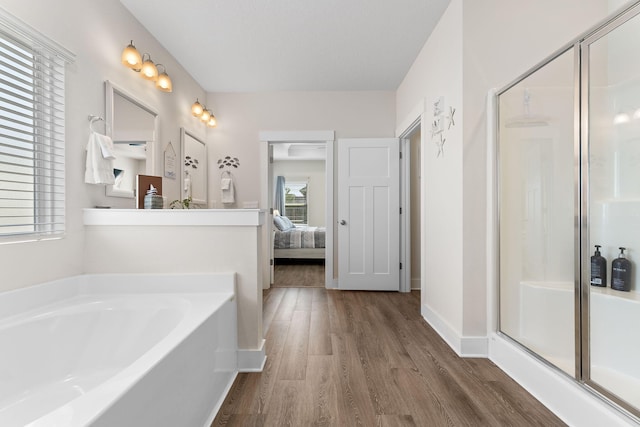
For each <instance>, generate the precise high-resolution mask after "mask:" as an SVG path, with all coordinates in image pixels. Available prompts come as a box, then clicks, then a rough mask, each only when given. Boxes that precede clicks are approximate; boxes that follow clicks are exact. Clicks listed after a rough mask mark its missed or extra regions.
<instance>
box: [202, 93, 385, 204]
mask: <svg viewBox="0 0 640 427" xmlns="http://www.w3.org/2000/svg"><path fill="white" fill-rule="evenodd" d="M208 102H209V103H208V106H210V107H211V108H212V111H214V113H215V115H216V118H217V119H218V127H217V128H216V129H214V130H213V132H212V142H213V144H212V145H210V146H209V159H210V160H212V161H213V162H214V163H215V162H217V160H218V159H219V158H221V157H224V156H227V155H231V156H233V157H238V159H239V160H240V167H239V168H238V169H235V170H234V171H233V173H234V176H235V178H236V180H235V183H236V200H237V203H236V206H237V207H241V206H242V202H244V201H259V200H260V199H261V198H260V189H261V186H260V179H261V178H260V155H259V153H260V151H259V146H258V144H260V140H259V138H258V133H259V132H260V131H310V130H311V131H313V130H322V131H324V130H334V131H335V132H336V139H337V138H350V137H351V138H357V137H387V136H393V135H394V131H395V121H394V111H395V94H394V92H366V91H362V92H272V93H209V94H208ZM210 183H211V178H210ZM209 188H212V190H210V199H211V200H216V205H215V206H214V207H218V208H221V207H222V205H221V204H220V195H219V192H218V191H217V190H216V189H215V188H217V187H216V186H214V185H210V187H209Z"/></svg>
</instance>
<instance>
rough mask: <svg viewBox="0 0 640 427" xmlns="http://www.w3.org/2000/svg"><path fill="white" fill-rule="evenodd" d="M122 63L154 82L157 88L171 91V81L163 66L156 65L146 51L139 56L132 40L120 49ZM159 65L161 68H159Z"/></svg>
mask: <svg viewBox="0 0 640 427" xmlns="http://www.w3.org/2000/svg"><path fill="white" fill-rule="evenodd" d="M122 64H123V65H124V66H125V67H127V68H131V69H132V70H133V71H135V72H136V73H140V76H141V77H142V78H143V79H145V80H150V81H152V82H155V84H156V87H157V88H158V89H159V90H161V91H163V92H172V91H173V83H172V82H171V78H170V77H169V75H168V74H167V69H166V68H165V66H164V65H162V64H158V65H157V66H156V64H154V63H153V61H152V60H151V55H149V54H148V53H144V54H142V56H141V55H140V52H139V51H138V49H136V47H135V46H134V45H133V40H131V43H129V45H128V46H127V47H125V48H124V50H123V51H122ZM160 67H162V68H161V69H159V68H160Z"/></svg>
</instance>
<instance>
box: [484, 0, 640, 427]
mask: <svg viewBox="0 0 640 427" xmlns="http://www.w3.org/2000/svg"><path fill="white" fill-rule="evenodd" d="M638 15H640V1H635V2H633V3H632V4H630V5H627V6H625V7H623V8H622V9H620V10H619V11H617V12H616V13H615V14H614V15H612V17H610V18H608V19H607V20H605V21H603V22H601V23H599V24H598V25H596V26H594V27H593V28H591V29H589V30H588V31H586V32H584V33H583V34H581V35H580V36H578V37H577V38H575V39H574V40H573V41H571V42H569V43H567V44H565V45H564V46H562V47H561V48H560V49H558V50H556V51H555V52H554V53H552V54H551V55H549V56H548V57H547V58H545V59H544V60H542V61H541V62H539V63H538V64H536V65H535V66H534V67H532V68H530V69H529V70H528V71H526V72H525V73H523V74H522V75H520V76H518V77H517V78H516V79H514V80H513V81H512V82H510V83H509V84H507V85H506V86H504V87H502V88H500V89H498V90H497V91H495V93H494V94H493V99H494V101H493V103H494V105H495V115H494V118H495V121H494V129H495V141H496V144H495V153H494V156H495V158H494V160H493V161H494V164H495V168H496V172H495V177H496V179H495V181H494V185H495V188H494V191H495V195H496V197H495V201H494V203H495V209H496V221H497V224H496V226H497V227H496V231H495V236H496V250H497V253H496V254H497V256H496V258H495V269H496V270H495V271H496V272H500V271H501V270H500V253H501V252H500V250H501V249H500V245H501V240H500V230H501V224H502V218H501V210H500V207H501V206H502V203H501V191H500V190H501V180H500V177H501V175H500V167H501V166H500V159H501V157H500V156H501V153H500V144H499V143H498V141H499V140H500V130H501V128H500V102H498V101H499V99H500V96H501V95H504V94H505V93H506V92H507V91H509V90H510V89H512V88H514V87H515V86H516V85H518V84H519V83H521V82H522V81H523V80H525V79H526V78H528V77H529V76H532V75H533V74H535V73H536V72H537V71H539V70H541V69H542V68H544V67H545V66H547V65H548V64H550V63H551V62H553V61H554V60H555V59H557V58H559V57H560V56H562V55H564V54H566V53H568V52H570V51H572V52H573V78H574V82H573V86H574V87H573V90H574V100H573V104H574V108H573V151H574V153H573V154H574V171H573V174H574V290H573V301H574V333H575V335H574V338H575V345H574V349H575V351H574V365H575V372H574V376H571V375H569V374H568V373H567V372H565V371H564V370H562V369H560V368H559V367H558V366H556V365H554V364H553V363H551V362H550V361H548V360H547V359H545V358H544V357H542V356H541V355H539V354H538V353H536V352H535V351H533V350H531V349H530V348H528V347H527V346H525V345H524V344H522V343H521V342H519V341H518V340H517V339H515V338H512V337H511V336H509V335H508V334H507V333H505V332H503V331H502V327H501V325H502V324H501V310H500V304H501V296H500V295H501V292H500V288H501V283H500V280H501V277H500V276H501V274H500V273H498V274H497V276H496V281H497V292H498V297H497V298H498V310H497V313H496V321H497V333H498V335H500V336H501V337H503V338H505V339H507V340H508V341H509V342H512V343H514V344H515V345H517V346H518V347H519V348H521V349H522V350H523V351H525V352H526V353H528V354H529V355H531V356H533V357H535V358H536V359H538V360H539V361H541V362H542V363H544V364H545V365H547V366H548V367H550V368H551V369H553V370H555V371H556V372H560V373H561V374H562V375H564V376H566V377H568V378H571V379H573V380H574V381H575V382H576V383H577V384H579V385H580V386H582V387H583V388H585V389H586V390H587V391H589V392H590V393H592V394H594V395H595V396H597V397H598V398H600V399H602V400H603V401H605V402H608V403H609V404H613V406H614V407H615V408H616V409H618V410H619V411H621V412H622V413H623V414H625V415H627V416H629V417H631V418H632V419H634V421H636V422H637V421H639V420H640V408H638V407H635V406H632V405H631V404H629V403H628V402H626V401H624V400H623V399H621V398H619V397H618V396H616V395H615V394H614V393H612V392H610V391H609V390H608V389H606V388H604V387H602V386H600V385H599V384H597V383H596V382H594V381H593V380H591V364H590V327H589V321H590V317H589V316H590V312H589V302H590V291H591V286H590V275H591V271H590V263H589V260H590V232H589V224H590V202H589V195H590V192H589V173H588V172H589V93H590V87H589V59H590V56H589V47H590V45H591V44H593V43H594V42H596V41H597V40H600V39H601V38H602V37H604V36H606V35H607V34H609V33H610V32H612V31H613V30H615V29H616V28H618V27H620V26H621V25H624V24H625V23H626V22H628V21H629V20H631V19H633V18H634V17H636V16H638Z"/></svg>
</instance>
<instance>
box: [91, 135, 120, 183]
mask: <svg viewBox="0 0 640 427" xmlns="http://www.w3.org/2000/svg"><path fill="white" fill-rule="evenodd" d="M112 159H115V156H114V155H113V141H112V140H111V138H109V137H108V136H105V135H101V134H99V133H96V132H91V134H90V135H89V142H87V163H86V169H85V172H84V182H86V183H87V184H113V183H114V182H115V176H114V174H113V160H112Z"/></svg>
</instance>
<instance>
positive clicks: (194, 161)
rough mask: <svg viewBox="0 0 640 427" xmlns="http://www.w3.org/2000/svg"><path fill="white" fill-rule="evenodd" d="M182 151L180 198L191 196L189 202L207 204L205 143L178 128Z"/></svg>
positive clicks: (183, 129)
mask: <svg viewBox="0 0 640 427" xmlns="http://www.w3.org/2000/svg"><path fill="white" fill-rule="evenodd" d="M180 146H181V150H180V151H181V152H182V156H181V157H182V162H181V165H182V166H181V171H182V173H181V175H182V198H183V199H186V198H188V197H189V196H191V203H194V204H196V205H202V206H204V207H206V206H207V145H206V144H205V142H204V141H203V140H201V139H200V138H198V137H197V136H195V135H194V134H192V133H191V132H189V131H188V130H186V129H185V128H180Z"/></svg>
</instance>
